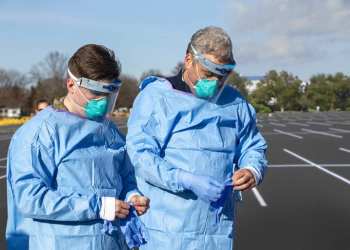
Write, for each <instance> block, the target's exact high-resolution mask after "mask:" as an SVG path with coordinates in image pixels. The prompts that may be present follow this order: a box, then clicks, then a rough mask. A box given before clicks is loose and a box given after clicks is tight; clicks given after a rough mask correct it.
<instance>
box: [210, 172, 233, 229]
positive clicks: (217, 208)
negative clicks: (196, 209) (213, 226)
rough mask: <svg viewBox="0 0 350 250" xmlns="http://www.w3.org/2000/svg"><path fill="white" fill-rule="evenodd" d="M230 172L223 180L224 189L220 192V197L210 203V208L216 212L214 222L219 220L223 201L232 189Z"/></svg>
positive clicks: (223, 204)
mask: <svg viewBox="0 0 350 250" xmlns="http://www.w3.org/2000/svg"><path fill="white" fill-rule="evenodd" d="M231 175H232V174H231V173H230V174H228V175H227V177H226V180H225V182H224V186H225V188H224V191H223V192H222V193H221V197H220V198H219V199H218V200H217V201H215V202H212V203H211V204H210V209H211V210H215V214H216V223H218V222H219V221H220V217H221V214H222V210H223V208H224V206H225V201H226V199H227V197H228V196H229V195H230V194H231V193H232V191H233V185H232V178H231Z"/></svg>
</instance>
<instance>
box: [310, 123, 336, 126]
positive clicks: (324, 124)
mask: <svg viewBox="0 0 350 250" xmlns="http://www.w3.org/2000/svg"><path fill="white" fill-rule="evenodd" d="M307 123H309V124H314V125H321V126H331V124H329V123H324V122H307Z"/></svg>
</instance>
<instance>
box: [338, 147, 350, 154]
mask: <svg viewBox="0 0 350 250" xmlns="http://www.w3.org/2000/svg"><path fill="white" fill-rule="evenodd" d="M339 150H340V151H344V152H346V153H350V149H346V148H339Z"/></svg>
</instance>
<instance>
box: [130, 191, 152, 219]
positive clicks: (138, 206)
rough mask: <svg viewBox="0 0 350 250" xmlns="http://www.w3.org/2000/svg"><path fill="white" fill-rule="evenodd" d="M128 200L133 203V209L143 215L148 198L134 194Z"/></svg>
mask: <svg viewBox="0 0 350 250" xmlns="http://www.w3.org/2000/svg"><path fill="white" fill-rule="evenodd" d="M130 201H131V202H132V203H133V204H134V207H135V210H136V212H137V214H138V215H143V214H145V213H146V211H147V210H148V209H149V202H150V200H149V199H148V198H147V197H145V196H141V195H134V196H132V197H131V199H130Z"/></svg>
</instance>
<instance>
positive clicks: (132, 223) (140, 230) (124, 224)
mask: <svg viewBox="0 0 350 250" xmlns="http://www.w3.org/2000/svg"><path fill="white" fill-rule="evenodd" d="M119 226H120V229H121V230H122V232H123V234H124V236H125V240H126V243H127V245H128V247H129V248H134V247H139V246H141V245H144V244H146V243H147V241H148V239H149V236H148V231H147V229H146V227H145V225H144V224H143V223H142V221H141V220H140V219H139V217H138V216H137V213H136V210H135V208H134V207H133V206H130V213H129V215H128V217H127V218H125V219H121V220H119Z"/></svg>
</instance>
